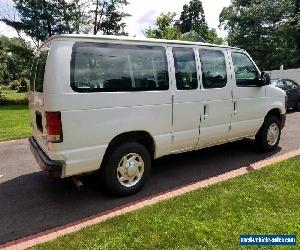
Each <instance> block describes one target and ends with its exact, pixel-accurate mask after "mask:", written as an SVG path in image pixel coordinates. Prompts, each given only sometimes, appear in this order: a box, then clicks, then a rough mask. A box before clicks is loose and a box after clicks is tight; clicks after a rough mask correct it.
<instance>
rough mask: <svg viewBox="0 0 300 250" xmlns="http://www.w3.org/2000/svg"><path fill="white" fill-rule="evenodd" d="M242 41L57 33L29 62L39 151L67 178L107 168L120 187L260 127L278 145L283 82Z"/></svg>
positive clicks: (264, 141)
mask: <svg viewBox="0 0 300 250" xmlns="http://www.w3.org/2000/svg"><path fill="white" fill-rule="evenodd" d="M269 82H270V80H269V77H268V75H267V74H266V73H264V72H263V73H261V72H260V71H259V69H258V68H257V66H256V65H255V63H254V62H253V60H252V59H251V57H250V56H249V55H248V54H247V53H246V52H245V51H244V50H241V49H238V48H232V47H227V46H217V45H212V44H206V43H192V42H184V41H169V40H155V39H135V38H129V37H115V36H87V35H85V36H82V35H59V36H53V37H51V38H50V39H49V40H48V41H47V42H46V43H45V44H44V45H43V46H42V47H41V48H40V49H39V50H38V52H37V56H36V59H35V62H34V65H33V68H32V77H31V91H30V95H29V96H30V104H29V105H30V111H31V119H32V120H31V122H32V126H33V136H32V137H31V138H30V139H29V142H30V146H31V149H32V152H33V154H34V156H35V158H36V159H37V161H38V163H39V165H40V166H41V168H42V169H43V170H45V171H47V172H49V173H51V175H54V176H58V177H60V178H65V177H69V176H78V175H82V174H84V173H92V172H95V171H97V170H100V173H101V176H102V181H103V183H104V184H105V186H106V187H107V189H108V190H109V191H110V192H111V193H113V194H117V195H129V194H133V193H135V192H137V191H139V190H140V189H141V188H142V186H143V185H144V184H145V182H146V179H147V178H148V177H149V175H150V170H151V161H152V160H153V159H157V158H159V157H162V156H165V155H169V154H177V153H181V152H186V151H190V150H197V149H201V148H204V147H210V146H213V145H218V144H222V143H226V142H229V141H236V140H240V139H243V138H245V137H253V136H255V141H256V143H257V146H258V147H259V148H260V149H262V150H264V151H269V150H274V149H275V148H276V147H277V145H278V142H279V139H280V133H281V129H282V128H283V126H284V123H285V112H286V108H285V101H286V100H285V98H286V94H285V92H284V91H282V90H280V89H278V88H276V87H274V86H271V85H269Z"/></svg>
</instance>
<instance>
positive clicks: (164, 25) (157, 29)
mask: <svg viewBox="0 0 300 250" xmlns="http://www.w3.org/2000/svg"><path fill="white" fill-rule="evenodd" d="M184 8H187V7H184ZM182 16H183V15H181V17H182ZM144 34H145V36H146V37H150V38H157V39H167V40H184V41H191V42H201V41H202V40H203V39H202V38H203V37H202V35H201V34H199V33H198V32H197V31H195V30H194V29H190V30H189V29H185V30H183V29H182V21H181V20H176V13H174V12H168V13H166V14H164V13H161V14H160V15H159V16H158V17H157V19H156V21H155V26H154V27H153V28H148V29H146V30H145V31H144ZM205 38H206V41H207V42H210V43H215V44H222V43H223V42H224V40H223V39H222V38H220V37H218V35H217V33H216V30H215V29H209V28H208V27H207V34H206V37H205Z"/></svg>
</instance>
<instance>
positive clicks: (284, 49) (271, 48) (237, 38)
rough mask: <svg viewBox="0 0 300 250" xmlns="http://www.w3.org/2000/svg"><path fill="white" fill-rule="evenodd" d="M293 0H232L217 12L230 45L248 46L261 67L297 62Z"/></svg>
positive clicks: (248, 49)
mask: <svg viewBox="0 0 300 250" xmlns="http://www.w3.org/2000/svg"><path fill="white" fill-rule="evenodd" d="M296 2H299V1H298V0H296V1H295V2H294V1H293V0H277V1H274V0H255V1H254V0H233V1H232V3H231V5H230V6H229V7H225V8H224V9H223V10H222V12H221V14H220V24H221V25H222V26H223V27H224V28H225V29H226V30H228V39H227V40H228V43H229V45H232V46H238V47H241V48H243V49H245V50H247V51H248V52H249V53H250V54H251V55H252V56H253V58H254V59H255V60H256V62H257V63H258V65H259V66H260V67H261V68H262V69H264V70H272V69H279V67H280V65H282V64H283V65H285V67H296V66H300V65H299V64H297V63H296V61H297V59H296V58H299V54H298V55H297V54H296V53H297V46H296V38H295V37H293V35H292V26H291V22H290V20H291V18H292V17H293V16H295V15H294V11H295V5H296ZM295 26H296V25H295ZM293 55H295V56H293Z"/></svg>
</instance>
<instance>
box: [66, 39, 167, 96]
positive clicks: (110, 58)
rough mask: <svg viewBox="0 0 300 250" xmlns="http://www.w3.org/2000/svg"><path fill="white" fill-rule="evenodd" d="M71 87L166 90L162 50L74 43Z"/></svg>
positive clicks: (91, 90)
mask: <svg viewBox="0 0 300 250" xmlns="http://www.w3.org/2000/svg"><path fill="white" fill-rule="evenodd" d="M71 86H72V88H73V89H74V90H75V91H78V92H98V91H99V92H100V91H102V92H113V91H149V90H167V89H169V78H168V66H167V60H166V52H165V49H164V48H163V47H159V46H140V45H120V44H99V43H77V44H75V45H74V47H73V53H72V60H71Z"/></svg>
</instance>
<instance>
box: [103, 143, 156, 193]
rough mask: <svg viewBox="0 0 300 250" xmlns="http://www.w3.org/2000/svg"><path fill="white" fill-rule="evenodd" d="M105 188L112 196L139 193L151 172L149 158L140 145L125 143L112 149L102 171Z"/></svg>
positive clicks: (146, 151)
mask: <svg viewBox="0 0 300 250" xmlns="http://www.w3.org/2000/svg"><path fill="white" fill-rule="evenodd" d="M102 170H103V171H102V177H103V181H104V184H105V187H106V188H107V189H108V191H109V192H110V193H112V194H114V195H119V196H125V195H131V194H134V193H136V192H138V191H140V190H141V189H142V188H143V186H144V185H145V182H146V180H147V179H148V177H149V175H150V172H151V157H150V154H149V152H148V150H147V149H146V148H145V147H144V146H143V145H142V144H140V143H137V142H127V143H124V144H121V145H118V146H116V147H114V148H113V149H112V151H111V152H110V154H109V156H108V158H107V159H106V160H105V164H104V166H103V169H102Z"/></svg>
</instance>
